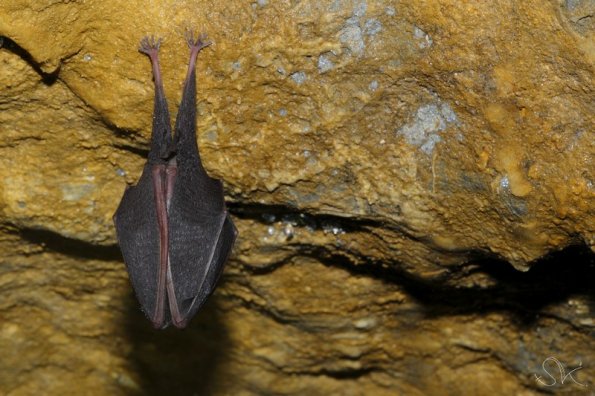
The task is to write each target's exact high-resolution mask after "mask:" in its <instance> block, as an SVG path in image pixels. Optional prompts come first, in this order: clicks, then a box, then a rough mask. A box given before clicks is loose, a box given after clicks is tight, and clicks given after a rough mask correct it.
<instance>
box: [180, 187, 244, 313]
mask: <svg viewBox="0 0 595 396" xmlns="http://www.w3.org/2000/svg"><path fill="white" fill-rule="evenodd" d="M169 226H170V228H169V236H170V240H169V257H170V271H171V276H172V281H173V286H174V291H175V295H176V300H177V302H178V306H179V310H180V313H181V314H182V315H183V316H184V317H187V318H190V317H192V316H193V315H194V314H195V313H196V311H198V309H199V308H200V307H201V306H202V305H203V304H204V302H205V301H206V299H207V298H208V297H209V295H210V294H211V293H212V292H213V291H214V290H215V286H216V284H217V280H218V279H219V276H220V275H221V272H222V270H223V265H224V264H225V261H226V260H227V257H228V256H229V253H230V252H231V249H232V247H233V243H234V241H235V237H236V233H237V232H236V229H235V226H234V224H233V222H232V221H231V218H230V217H229V215H228V214H227V212H226V211H225V210H223V211H221V212H210V211H205V210H202V208H201V207H200V202H197V201H185V200H182V201H177V200H176V198H175V195H174V198H173V200H172V203H171V206H170V209H169Z"/></svg>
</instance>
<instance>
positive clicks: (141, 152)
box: [112, 144, 149, 158]
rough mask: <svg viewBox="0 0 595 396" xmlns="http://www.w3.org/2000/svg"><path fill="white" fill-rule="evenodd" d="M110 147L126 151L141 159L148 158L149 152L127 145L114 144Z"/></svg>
mask: <svg viewBox="0 0 595 396" xmlns="http://www.w3.org/2000/svg"><path fill="white" fill-rule="evenodd" d="M112 147H114V148H116V149H119V150H124V151H128V152H130V153H133V154H135V155H138V156H139V157H143V158H147V157H148V156H149V150H148V149H144V148H142V147H136V146H131V145H129V144H114V145H113V146H112Z"/></svg>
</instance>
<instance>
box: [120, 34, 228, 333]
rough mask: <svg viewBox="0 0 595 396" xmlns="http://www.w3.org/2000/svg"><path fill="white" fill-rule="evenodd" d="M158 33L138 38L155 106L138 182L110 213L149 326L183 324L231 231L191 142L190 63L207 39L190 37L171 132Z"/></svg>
mask: <svg viewBox="0 0 595 396" xmlns="http://www.w3.org/2000/svg"><path fill="white" fill-rule="evenodd" d="M159 44H160V43H159V41H157V42H155V41H154V40H149V39H148V38H145V39H143V41H141V47H140V51H141V52H143V53H145V54H147V55H148V56H149V57H150V58H151V63H152V66H153V76H154V80H155V108H154V114H153V132H152V137H151V150H150V152H149V158H148V160H147V163H146V165H145V167H144V170H143V173H142V176H141V178H140V180H139V181H138V183H137V185H136V186H132V187H130V188H128V189H127V190H126V192H125V193H124V196H123V197H122V201H121V202H120V206H119V207H118V210H117V211H116V214H115V215H114V222H115V225H116V232H117V235H118V242H119V244H120V248H121V250H122V255H123V256H124V261H125V262H126V266H127V269H128V273H129V275H130V280H131V282H132V286H133V287H134V290H135V292H136V295H137V297H138V300H139V302H140V303H141V306H142V309H143V311H144V312H145V314H146V315H147V316H148V317H149V319H150V320H151V322H152V323H153V326H155V327H156V328H165V327H167V326H168V325H169V324H170V323H172V324H173V325H174V326H176V327H179V328H183V327H185V326H186V325H187V323H188V321H189V320H190V319H191V318H192V317H193V316H194V315H195V314H196V312H197V311H198V309H199V308H200V307H201V306H202V305H203V304H204V302H205V301H206V299H207V297H209V295H210V294H211V293H212V292H213V290H214V289H215V286H216V284H217V280H218V279H219V276H220V274H221V271H222V269H223V265H224V264H225V261H226V260H227V257H228V255H229V252H230V251H231V248H232V246H233V243H234V241H235V238H236V235H237V231H236V228H235V226H234V225H233V222H232V221H231V218H230V217H229V215H228V213H227V211H226V209H225V202H224V200H223V187H222V185H221V182H220V181H219V180H216V179H212V178H210V177H209V176H208V175H207V173H206V172H205V170H204V168H203V166H202V163H201V161H200V156H199V152H198V146H197V144H196V127H195V122H196V82H195V71H194V69H195V64H196V58H197V55H198V53H199V52H200V50H201V49H202V48H204V47H206V46H207V45H209V43H204V42H203V41H202V39H201V38H199V39H198V40H196V41H194V39H193V38H192V37H189V38H188V45H189V47H190V51H191V53H190V64H189V66H188V73H187V75H186V80H185V82H184V93H183V96H182V102H181V104H180V108H179V111H178V116H177V118H176V125H175V134H174V136H173V138H172V134H171V126H170V118H169V112H168V109H167V103H166V100H165V94H164V90H163V83H162V80H161V72H160V69H159V59H158V50H159Z"/></svg>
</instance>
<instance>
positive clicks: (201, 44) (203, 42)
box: [185, 29, 212, 52]
mask: <svg viewBox="0 0 595 396" xmlns="http://www.w3.org/2000/svg"><path fill="white" fill-rule="evenodd" d="M185 37H186V43H188V47H189V48H190V49H191V50H193V51H197V52H198V51H200V50H201V49H203V48H205V47H208V46H209V45H211V44H212V42H211V41H208V40H207V35H206V34H204V33H201V34H199V35H198V38H197V39H196V40H194V32H193V31H192V29H188V30H186V34H185Z"/></svg>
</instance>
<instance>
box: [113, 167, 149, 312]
mask: <svg viewBox="0 0 595 396" xmlns="http://www.w3.org/2000/svg"><path fill="white" fill-rule="evenodd" d="M114 223H115V225H116V233H117V236H118V243H119V244H120V248H121V250H122V255H123V256H124V262H125V263H126V266H127V268H128V274H129V275H130V281H131V282H132V287H133V288H134V291H135V293H136V296H137V298H138V300H139V302H140V303H141V306H142V307H143V310H144V311H145V313H146V314H147V315H149V316H151V315H152V314H153V312H154V311H155V301H156V300H155V296H156V295H157V276H158V273H159V226H158V224H157V215H156V209H155V199H154V194H153V186H152V182H151V177H150V172H148V171H145V172H143V175H142V176H141V179H140V180H139V182H138V184H137V185H136V186H133V187H130V188H128V189H127V190H126V192H125V193H124V196H123V197H122V201H121V202H120V206H118V210H117V211H116V214H115V215H114Z"/></svg>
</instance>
